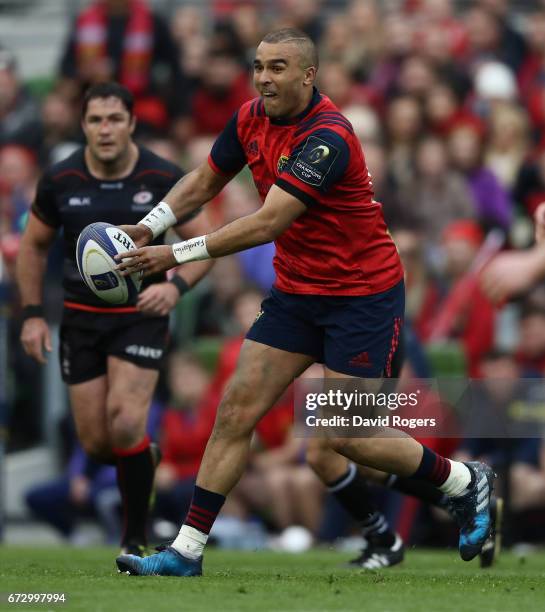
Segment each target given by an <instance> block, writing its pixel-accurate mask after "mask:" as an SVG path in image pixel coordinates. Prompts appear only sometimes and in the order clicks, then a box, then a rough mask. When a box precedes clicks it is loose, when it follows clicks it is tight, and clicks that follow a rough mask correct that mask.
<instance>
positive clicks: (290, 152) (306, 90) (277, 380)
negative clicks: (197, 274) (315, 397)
mask: <svg viewBox="0 0 545 612" xmlns="http://www.w3.org/2000/svg"><path fill="white" fill-rule="evenodd" d="M317 68H318V58H317V54H316V49H315V47H314V44H313V43H312V41H311V40H310V39H309V38H308V36H306V35H305V34H304V33H302V32H300V31H298V30H294V29H283V30H279V31H276V32H272V33H270V34H268V35H267V36H265V38H264V39H263V41H262V42H261V44H260V45H259V46H258V48H257V52H256V58H255V61H254V84H255V86H256V89H257V90H258V92H259V94H260V97H259V98H256V99H255V100H251V101H249V102H247V103H246V104H244V105H243V106H242V107H241V108H240V109H239V111H238V112H237V113H235V115H234V117H233V118H232V119H231V121H230V122H229V123H228V124H227V126H226V127H225V129H224V131H223V132H222V134H221V135H220V136H219V137H218V139H217V140H216V142H215V144H214V146H213V148H212V151H211V154H210V157H209V159H208V162H207V163H204V164H202V165H201V166H200V167H198V168H197V169H196V170H194V171H193V172H191V173H190V174H188V175H187V176H186V177H184V178H183V179H182V180H181V181H179V182H178V184H177V185H176V186H175V187H174V188H173V189H172V190H171V191H170V192H169V193H168V194H167V195H166V197H165V198H164V200H163V201H162V202H160V203H159V204H158V205H157V206H156V207H155V208H154V209H153V210H152V211H151V212H150V213H149V214H148V215H147V216H146V217H145V218H144V219H142V221H141V222H140V223H139V224H138V225H136V226H129V227H127V226H124V227H125V229H126V230H127V231H128V233H129V234H130V235H131V236H132V237H133V239H135V240H136V243H137V245H138V246H139V247H142V245H145V244H148V243H149V242H150V241H151V240H152V238H153V237H154V236H155V235H156V234H158V233H159V232H162V231H164V228H165V227H169V226H170V225H172V224H173V223H175V222H176V220H177V219H178V218H180V217H182V216H183V215H185V214H188V213H189V212H191V211H193V210H195V209H197V208H198V207H200V206H202V205H203V204H205V203H206V202H208V201H209V200H210V199H212V198H213V197H214V196H215V195H216V194H217V193H218V192H219V191H220V190H221V189H222V188H223V186H224V185H225V184H226V183H227V182H228V181H229V180H231V178H233V177H234V176H235V175H236V174H237V173H238V172H239V170H240V169H241V168H242V167H243V166H244V165H246V164H247V165H248V166H249V168H250V170H251V172H252V175H253V178H254V182H255V184H256V187H257V189H258V191H259V193H260V195H261V198H262V200H263V206H262V207H261V208H260V209H259V210H258V211H257V212H255V213H254V214H251V215H248V216H246V217H241V218H239V219H237V220H235V221H233V222H232V223H230V224H228V225H226V226H224V227H222V228H220V229H219V230H217V231H215V232H213V233H211V234H208V235H206V236H201V237H199V238H195V239H191V240H188V241H185V242H181V243H178V244H176V245H174V246H172V247H164V246H158V247H153V246H152V247H144V248H138V249H137V250H135V251H131V252H130V253H127V254H122V255H121V256H120V257H119V259H120V261H121V263H120V264H119V269H121V270H122V271H124V273H131V272H133V271H135V270H142V271H143V272H144V274H152V273H156V272H158V271H161V270H164V269H166V268H170V267H172V266H174V265H176V264H177V263H179V262H187V261H199V260H206V259H209V258H216V257H222V256H225V255H229V254H231V253H236V252H238V251H242V250H244V249H248V248H251V247H253V246H256V245H258V244H263V243H266V242H270V241H272V240H274V241H275V245H276V257H275V261H274V264H275V270H276V275H277V278H276V282H275V285H274V287H273V289H272V290H271V294H270V296H269V297H268V298H267V299H266V300H265V301H264V302H263V305H262V311H261V313H260V316H258V318H257V319H256V321H255V323H254V325H253V326H252V328H251V329H250V330H249V332H248V334H247V336H246V340H245V341H244V344H243V346H242V349H241V352H240V357H239V362H238V365H237V370H236V372H235V374H234V377H233V379H232V381H231V383H230V385H229V386H228V388H227V390H226V392H225V395H224V397H223V399H222V402H221V404H220V406H219V408H218V414H217V418H216V423H215V426H214V431H213V433H212V435H211V437H210V440H209V442H208V445H207V448H206V452H205V454H204V457H203V460H202V463H201V468H200V470H199V475H198V478H197V484H196V487H195V491H194V496H193V501H192V504H191V507H190V510H189V512H188V515H187V517H186V519H185V522H184V524H183V525H182V528H181V529H180V533H179V535H178V536H177V538H176V539H175V540H174V542H173V543H172V545H171V546H169V547H168V548H166V549H165V550H162V551H161V552H159V553H158V554H156V555H152V556H150V557H147V558H145V559H141V558H139V557H136V556H132V555H122V556H120V557H118V559H117V565H118V568H119V569H120V570H121V571H124V572H128V573H130V574H135V575H175V576H195V575H200V574H201V573H202V553H203V549H204V546H205V544H206V541H207V538H208V533H209V532H210V529H211V527H212V525H213V523H214V520H215V518H216V516H217V514H218V513H219V511H220V509H221V507H222V505H223V502H224V500H225V496H226V495H227V494H228V493H229V491H230V490H231V489H232V488H233V486H234V485H235V484H236V482H237V481H238V479H239V478H240V476H241V474H242V472H243V470H244V468H245V465H246V461H247V456H248V451H249V448H250V440H251V436H252V432H253V430H254V427H255V425H256V423H257V422H258V421H259V419H260V418H261V417H262V416H263V415H264V414H265V413H266V412H267V411H268V410H269V409H270V407H271V406H272V404H273V403H274V402H275V400H276V399H277V398H278V397H279V396H280V395H281V394H282V392H283V391H284V390H285V389H286V387H287V386H288V385H289V384H290V383H291V382H292V380H293V379H294V378H295V377H297V376H299V375H300V374H301V373H302V372H303V371H305V370H306V369H307V368H308V367H309V366H310V365H311V364H312V363H314V362H316V361H321V362H323V363H324V366H325V368H324V370H325V376H326V378H329V379H340V378H351V377H358V378H365V379H372V378H375V379H380V378H382V377H384V376H390V375H391V373H392V368H393V365H394V359H395V357H396V351H397V348H398V345H399V334H400V330H401V327H402V324H403V311H404V286H403V270H402V267H401V263H400V260H399V257H398V254H397V251H396V248H395V245H394V243H393V242H392V240H391V238H390V236H389V234H388V231H387V228H386V224H385V222H384V219H383V216H382V209H381V205H380V204H379V203H377V202H375V201H374V200H373V191H372V185H371V181H370V177H369V173H368V172H367V168H366V165H365V160H364V156H363V152H362V149H361V146H360V143H359V141H358V139H357V138H356V136H355V135H354V132H353V130H352V127H351V125H350V123H349V122H348V121H347V120H346V119H345V118H344V117H343V115H342V114H341V113H340V112H339V111H338V109H337V108H336V107H335V105H334V104H333V103H332V102H331V101H330V100H329V99H328V98H327V97H326V96H323V95H321V94H320V93H319V92H318V91H317V90H316V88H315V87H314V80H315V77H316V71H317ZM328 444H329V447H330V449H329V450H326V451H324V452H331V453H333V451H337V452H338V453H340V454H341V455H344V456H345V457H347V458H349V459H351V460H353V461H355V462H357V463H360V464H363V465H367V466H369V467H372V468H375V469H378V470H381V471H384V472H392V473H394V474H398V475H401V476H415V477H417V478H419V479H422V480H426V481H428V482H430V483H431V484H433V485H435V486H437V487H438V488H439V489H440V490H441V491H442V492H443V493H445V494H446V495H447V496H448V497H449V503H450V505H451V507H452V508H453V509H454V512H455V514H456V516H457V518H458V520H459V524H460V554H461V556H462V558H464V559H466V560H469V559H472V558H473V557H475V556H476V555H477V554H478V553H479V552H480V550H481V548H482V545H483V544H484V542H485V540H486V539H487V537H488V535H489V533H490V513H489V503H490V493H491V490H492V484H493V480H494V474H493V472H492V470H491V469H490V468H489V467H488V466H486V465H484V464H480V463H472V464H467V465H466V464H463V463H459V462H456V461H451V460H449V459H446V458H444V457H441V456H440V455H437V454H436V453H434V452H433V451H432V450H430V449H428V448H426V447H424V446H422V444H420V443H419V442H417V441H416V440H414V439H413V438H411V437H409V436H401V434H398V435H396V436H395V437H393V438H392V437H369V438H357V439H356V438H340V439H339V438H332V439H329V440H328Z"/></svg>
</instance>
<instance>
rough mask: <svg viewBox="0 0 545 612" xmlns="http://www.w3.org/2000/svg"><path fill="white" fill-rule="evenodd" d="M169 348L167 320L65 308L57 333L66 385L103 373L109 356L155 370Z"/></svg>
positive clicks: (132, 314)
mask: <svg viewBox="0 0 545 612" xmlns="http://www.w3.org/2000/svg"><path fill="white" fill-rule="evenodd" d="M167 345H168V317H146V316H144V315H142V314H140V313H123V314H117V313H116V314H108V313H102V312H101V313H95V312H85V311H80V310H75V309H72V308H65V309H64V313H63V319H62V324H61V330H60V351H59V357H60V364H61V372H62V379H63V380H64V382H65V383H67V384H68V385H75V384H78V383H82V382H86V381H88V380H92V379H93V378H97V377H98V376H102V375H103V374H106V371H107V360H108V357H109V356H110V355H112V356H115V357H118V358H119V359H123V360H125V361H130V362H131V363H134V364H135V365H137V366H139V367H141V368H149V369H152V370H158V369H159V368H160V367H161V366H162V364H163V362H164V358H165V352H166V349H167Z"/></svg>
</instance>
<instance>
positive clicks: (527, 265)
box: [481, 249, 545, 304]
mask: <svg viewBox="0 0 545 612" xmlns="http://www.w3.org/2000/svg"><path fill="white" fill-rule="evenodd" d="M542 251H543V249H530V250H528V251H522V252H520V253H517V252H511V253H502V254H500V255H498V256H497V257H495V258H494V259H493V260H492V261H491V262H490V263H489V264H488V266H486V268H485V269H484V270H483V272H482V275H481V286H482V288H483V290H484V292H485V293H486V294H487V296H488V297H489V298H490V299H491V300H492V301H493V302H495V303H496V304H498V303H501V302H503V301H504V300H506V299H508V298H510V297H512V296H515V295H518V294H520V293H524V292H525V291H528V290H529V289H530V288H531V287H532V285H534V283H536V282H537V280H538V278H539V271H540V269H541V266H542V265H543V262H542V259H543V257H544V256H545V254H544V253H543V252H542Z"/></svg>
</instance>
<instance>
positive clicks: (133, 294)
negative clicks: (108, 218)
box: [76, 222, 142, 304]
mask: <svg viewBox="0 0 545 612" xmlns="http://www.w3.org/2000/svg"><path fill="white" fill-rule="evenodd" d="M135 248H136V245H135V244H134V242H133V241H132V238H131V237H130V236H129V235H128V234H126V233H125V232H124V231H122V230H120V229H119V228H118V227H116V226H115V225H111V224H110V223H102V222H99V223H91V225H88V226H87V227H85V228H84V229H83V231H82V232H81V234H80V235H79V237H78V242H77V244H76V261H77V264H78V270H79V273H80V276H81V278H82V279H83V282H84V283H85V284H86V285H87V287H89V289H90V290H91V291H92V292H93V293H94V294H95V295H96V296H97V297H99V298H100V299H101V300H104V301H105V302H108V303H109V304H131V303H134V302H136V298H137V296H138V292H139V291H140V287H141V285H142V273H141V272H135V273H133V274H131V275H130V276H122V275H121V274H120V273H119V271H117V270H116V269H115V268H116V266H117V262H116V261H115V260H114V256H115V255H117V254H118V253H125V252H126V251H130V250H131V249H135Z"/></svg>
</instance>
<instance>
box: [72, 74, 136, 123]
mask: <svg viewBox="0 0 545 612" xmlns="http://www.w3.org/2000/svg"><path fill="white" fill-rule="evenodd" d="M96 98H118V99H119V100H121V103H122V104H123V106H124V107H125V108H126V109H127V111H128V112H129V115H130V116H131V117H132V115H133V108H134V97H133V95H132V93H131V92H130V91H129V90H128V89H127V88H126V87H123V85H120V84H119V83H114V82H111V83H97V84H96V85H91V87H89V89H87V91H86V92H85V94H84V96H83V104H82V107H81V116H82V118H83V117H85V114H86V113H87V107H88V106H89V102H90V101H91V100H95V99H96Z"/></svg>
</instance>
